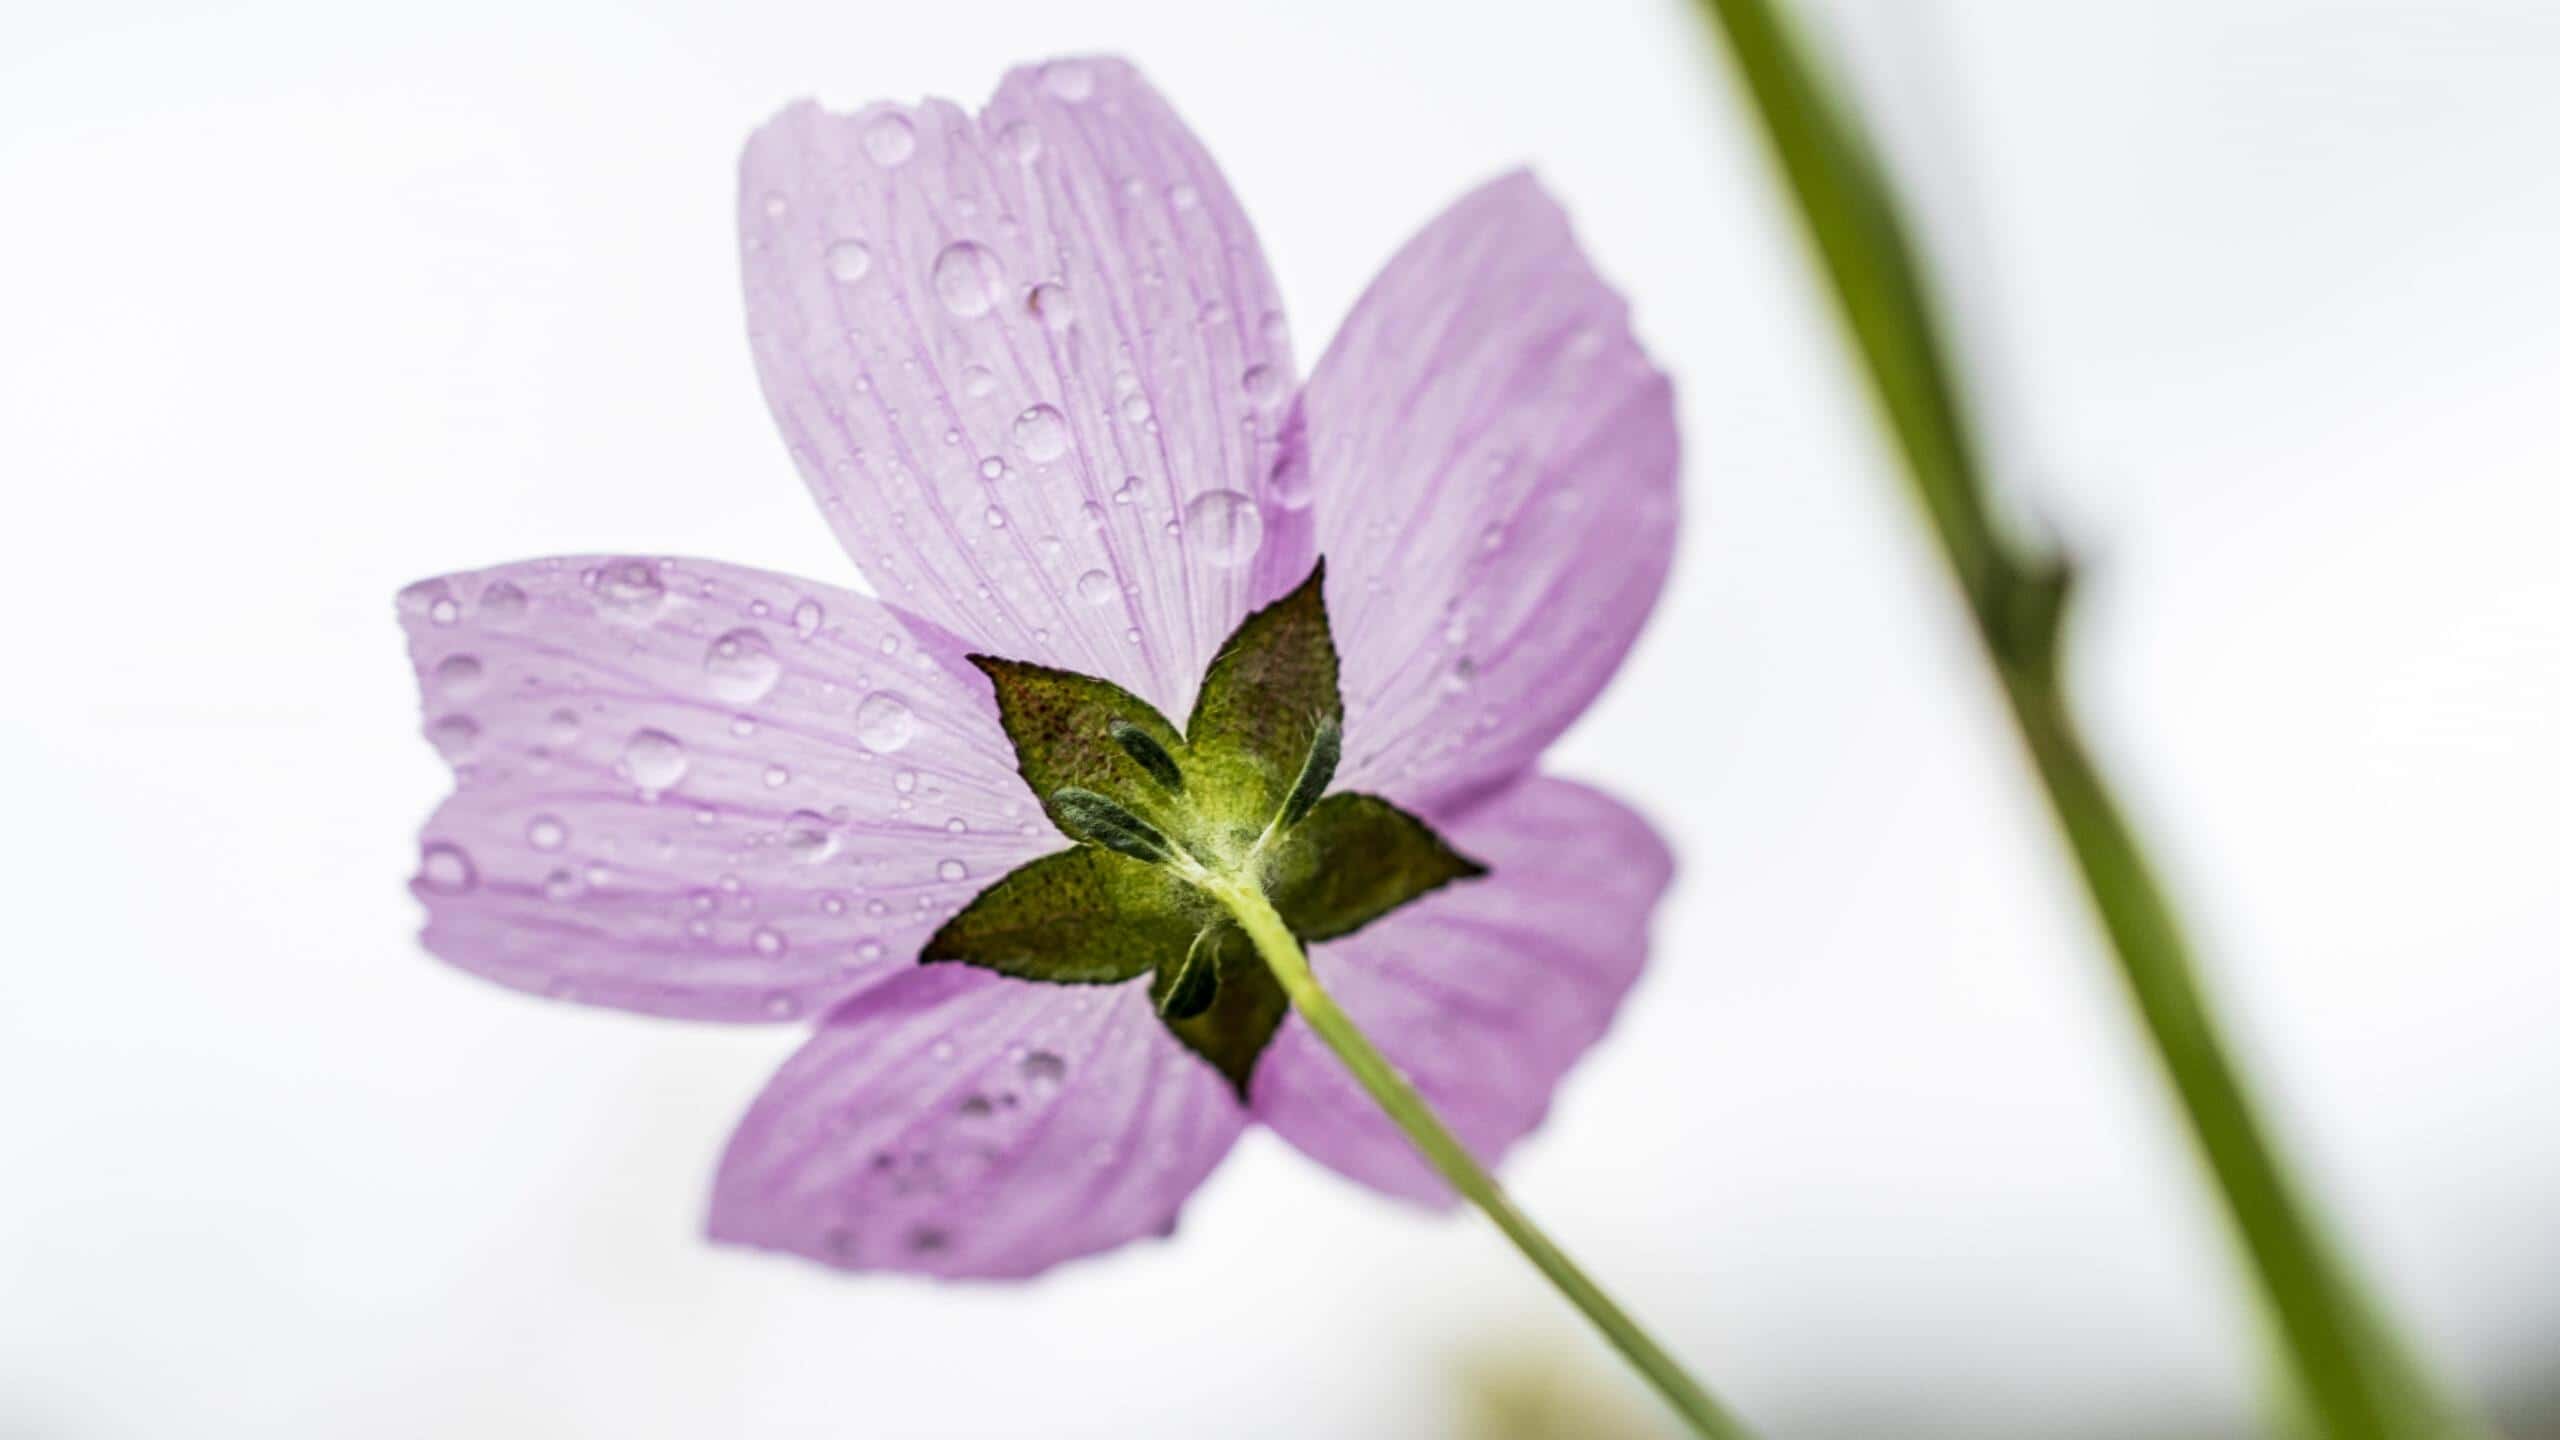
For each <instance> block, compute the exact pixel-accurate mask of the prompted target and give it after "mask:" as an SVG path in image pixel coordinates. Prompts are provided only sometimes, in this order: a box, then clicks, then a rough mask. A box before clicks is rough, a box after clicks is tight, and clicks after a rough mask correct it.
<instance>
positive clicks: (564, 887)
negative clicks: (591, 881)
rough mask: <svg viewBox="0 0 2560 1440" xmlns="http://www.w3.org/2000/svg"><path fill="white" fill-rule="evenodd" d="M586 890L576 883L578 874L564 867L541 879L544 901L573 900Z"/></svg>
mask: <svg viewBox="0 0 2560 1440" xmlns="http://www.w3.org/2000/svg"><path fill="white" fill-rule="evenodd" d="M586 888H587V887H586V886H584V885H581V884H579V883H578V872H577V871H575V870H571V869H568V868H566V867H563V868H561V869H558V870H554V871H552V872H551V873H550V874H548V875H545V876H543V877H542V898H544V899H546V900H575V899H577V898H578V897H579V896H580V895H582V894H584V893H586Z"/></svg>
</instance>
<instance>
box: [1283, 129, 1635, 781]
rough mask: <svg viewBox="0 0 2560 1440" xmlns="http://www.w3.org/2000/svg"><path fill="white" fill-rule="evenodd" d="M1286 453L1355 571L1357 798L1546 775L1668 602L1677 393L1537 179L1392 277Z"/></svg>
mask: <svg viewBox="0 0 2560 1440" xmlns="http://www.w3.org/2000/svg"><path fill="white" fill-rule="evenodd" d="M1285 445H1286V454H1285V455H1284V457H1283V460H1282V469H1281V473H1280V475H1279V477H1278V483H1279V485H1280V488H1281V492H1282V493H1283V494H1284V495H1287V496H1291V497H1300V496H1303V497H1306V498H1307V499H1310V500H1311V501H1312V503H1313V506H1314V514H1315V529H1316V545H1317V548H1318V549H1319V550H1320V551H1321V552H1322V553H1323V554H1324V556H1325V558H1326V559H1327V561H1328V562H1329V563H1330V564H1331V566H1332V567H1333V575H1334V581H1333V584H1332V585H1331V587H1330V591H1331V594H1330V598H1331V601H1332V608H1333V619H1334V643H1335V645H1336V646H1337V647H1338V648H1339V649H1340V650H1341V652H1342V690H1343V699H1344V704H1345V707H1346V711H1347V715H1346V718H1345V720H1344V723H1343V741H1344V764H1343V770H1342V775H1341V784H1342V785H1343V786H1344V787H1345V788H1347V789H1354V790H1364V789H1365V790H1377V791H1380V792H1383V793H1384V794H1386V795H1387V796H1388V797H1389V798H1391V799H1394V800H1397V801H1399V802H1400V803H1403V804H1405V805H1408V806H1413V807H1416V808H1424V809H1428V808H1430V807H1431V806H1433V805H1434V803H1435V802H1437V801H1440V800H1442V799H1445V798H1448V797H1452V796H1461V795H1464V794H1466V793H1468V792H1470V791H1473V790H1475V789H1479V788H1481V787H1484V786H1486V785H1489V784H1492V783H1495V782H1498V781H1500V780H1501V779H1503V778H1504V777H1506V776H1509V775H1511V774H1513V773H1515V772H1517V771H1519V770H1521V769H1523V768H1524V767H1526V766H1528V765H1529V764H1530V763H1531V762H1533V761H1534V760H1535V759H1536V758H1537V756H1538V753H1539V752H1540V751H1541V750H1543V749H1545V748H1546V745H1547V743H1548V742H1549V741H1550V740H1552V739H1554V738H1555V736H1556V735H1557V733H1558V732H1560V731H1562V730H1563V729H1564V727H1565V726H1566V725H1567V724H1569V723H1571V721H1572V720H1573V718H1574V717H1575V716H1577V715H1579V714H1580V713H1582V708H1583V707H1584V706H1585V705H1587V704H1589V703H1590V700H1591V697H1592V696H1593V695H1594V694H1596V693H1598V691H1599V689H1600V687H1601V685H1602V684H1603V683H1604V682H1605V681H1606V680H1607V679H1608V678H1609V676H1610V674H1611V673H1612V672H1614V671H1615V670H1616V669H1617V667H1618V661H1619V660H1620V658H1621V657H1623V656H1624V655H1625V653H1626V651H1627V647H1628V646H1629V645H1630V644H1631V643H1633V641H1634V639H1635V636H1636V632H1637V631H1638V630H1639V629H1641V628H1642V626H1643V624H1644V621H1645V617H1646V616H1647V615H1648V614H1650V613H1651V611H1652V609H1653V602H1654V597H1655V596H1656V595H1657V594H1659V593H1660V591H1661V588H1662V579H1663V573H1664V571H1665V569H1666V568H1667V567H1668V565H1669V563H1670V559H1671V542H1672V535H1673V531H1674V529H1675V528H1676V521H1677V513H1676V512H1677V504H1676V500H1677V497H1676V495H1675V493H1674V483H1675V480H1676V472H1677V469H1678V462H1679V436H1678V432H1677V430H1676V428H1675V427H1674V424H1673V419H1672V410H1671V386H1670V382H1669V381H1668V380H1666V379H1665V378H1664V377H1663V375H1662V374H1661V372H1659V371H1657V370H1655V369H1654V368H1653V366H1652V364H1651V363H1650V362H1649V361H1647V360H1646V359H1645V356H1644V352H1643V351H1642V350H1641V349H1639V348H1638V347H1637V345H1636V342H1635V340H1634V338H1633V337H1632V336H1631V335H1630V334H1629V333H1628V329H1627V313H1626V304H1625V302H1624V301H1622V300H1620V299H1619V297H1618V295H1617V294H1616V292H1614V291H1612V290H1611V289H1610V288H1609V287H1608V286H1607V285H1606V284H1604V283H1603V282H1602V281H1601V280H1600V278H1599V277H1598V276H1597V275H1594V274H1593V273H1592V271H1591V266H1590V263H1589V262H1588V261H1587V260H1585V259H1584V258H1583V255H1582V251H1581V249H1580V248H1579V247H1578V246H1576V245H1575V244H1574V240H1573V233H1572V231H1571V229H1570V228H1569V227H1568V226H1567V225H1566V223H1565V218H1564V213H1563V212H1562V211H1561V210H1559V209H1557V208H1556V205H1555V202H1554V201H1553V200H1551V199H1549V198H1548V197H1547V195H1546V193H1545V192H1544V191H1543V190H1541V189H1540V188H1539V187H1538V184H1537V182H1536V181H1534V180H1532V179H1530V178H1529V177H1528V176H1527V175H1526V174H1513V175H1509V176H1506V177H1504V178H1502V179H1499V180H1496V181H1494V182H1493V183H1491V184H1489V185H1487V186H1485V187H1484V188H1482V189H1480V190H1477V191H1476V192H1474V193H1473V194H1471V195H1468V196H1467V197H1466V198H1464V199H1462V200H1460V201H1459V202H1458V203H1457V204H1455V205H1453V206H1451V207H1450V208H1449V209H1448V210H1447V211H1446V212H1444V213H1443V214H1442V215H1441V216H1440V217H1439V218H1438V219H1436V220H1434V221H1432V222H1431V224H1429V225H1428V226H1426V227H1424V229H1423V231H1422V233H1421V234H1419V235H1416V236H1415V237H1414V238H1413V240H1412V241H1411V242H1410V243H1408V244H1407V245H1406V246H1405V247H1404V249H1403V250H1402V251H1400V252H1398V254H1397V255H1396V257H1395V259H1393V260H1392V261H1389V262H1388V264H1387V268H1386V269H1385V271H1384V272H1382V273H1381V274H1380V275H1379V276H1378V278H1377V280H1376V281H1375V282H1374V283H1372V284H1371V285H1370V287H1369V289H1368V292H1367V293H1366V294H1364V295H1363V296H1362V297H1361V298H1360V302H1359V304H1358V305H1356V306H1355V307H1353V309H1352V312H1351V316H1350V318H1349V319H1348V320H1346V321H1345V322H1344V323H1343V327H1342V331H1341V333H1340V334H1339V335H1337V336H1335V337H1334V341H1333V345H1332V347H1331V348H1330V349H1328V350H1327V351H1326V352H1325V355H1324V359H1323V360H1322V361H1321V362H1319V363H1318V364H1317V366H1316V370H1315V374H1314V375H1313V377H1311V378H1310V379H1309V380H1308V382H1307V388H1306V391H1305V393H1304V395H1303V397H1302V398H1301V401H1300V409H1299V410H1298V412H1297V413H1296V414H1295V415H1293V417H1292V419H1291V423H1290V427H1289V435H1288V438H1287V441H1286V442H1285Z"/></svg>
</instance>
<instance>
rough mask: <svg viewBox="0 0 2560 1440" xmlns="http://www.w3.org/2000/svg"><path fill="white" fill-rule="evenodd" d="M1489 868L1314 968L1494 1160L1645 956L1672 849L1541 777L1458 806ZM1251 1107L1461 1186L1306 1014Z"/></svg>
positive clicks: (1392, 1190) (1334, 1162)
mask: <svg viewBox="0 0 2560 1440" xmlns="http://www.w3.org/2000/svg"><path fill="white" fill-rule="evenodd" d="M1442 833H1443V834H1445V835H1446V836H1447V838H1448V839H1449V841H1450V843H1451V844H1453V845H1455V846H1457V847H1458V848H1459V849H1460V850H1462V851H1464V852H1466V853H1467V854H1469V855H1472V856H1474V857H1476V858H1477V859H1479V860H1482V861H1484V862H1485V863H1486V864H1487V865H1489V866H1491V867H1492V874H1490V875H1489V876H1487V877H1485V878H1484V879H1481V880H1475V881H1469V882H1464V883H1460V884H1457V885H1452V886H1450V887H1448V888H1447V889H1444V890H1440V891H1436V892H1434V893H1432V894H1431V895H1428V896H1426V897H1424V898H1423V899H1421V900H1418V901H1416V902H1414V903H1413V904H1411V905H1408V906H1406V907H1405V908H1404V909H1401V910H1398V911H1396V912H1394V913H1393V914H1391V915H1388V916H1387V917H1386V918H1385V919H1383V920H1380V921H1378V922H1377V923H1376V924H1373V925H1371V926H1369V927H1368V928H1366V929H1364V930H1361V931H1359V932H1358V933H1356V934H1353V935H1351V936H1349V937H1347V938H1345V939H1342V940H1337V941H1333V942H1331V943H1329V944H1324V945H1319V946H1316V947H1315V949H1314V951H1313V953H1312V958H1313V961H1314V964H1315V969H1316V975H1317V977H1318V978H1319V979H1320V980H1321V981H1322V982H1323V983H1324V985H1325V986H1326V988H1327V989H1329V990H1331V991H1332V993H1333V996H1334V998H1335V999H1336V1000H1337V1001H1339V1002H1340V1003H1341V1005H1342V1008H1343V1009H1344V1010H1345V1011H1346V1012H1348V1013H1349V1014H1350V1016H1351V1018H1352V1020H1353V1021H1354V1022H1356V1023H1357V1024H1358V1025H1359V1026H1360V1028H1361V1029H1362V1030H1364V1031H1365V1032H1367V1034H1368V1036H1369V1038H1370V1040H1371V1041H1372V1042H1373V1043H1375V1044H1376V1045H1377V1047H1378V1049H1379V1050H1380V1051H1382V1052H1383V1053H1384V1054H1385V1055H1386V1057H1387V1058H1388V1059H1389V1060H1391V1061H1393V1062H1395V1065H1396V1067H1397V1068H1398V1069H1400V1070H1402V1071H1403V1072H1404V1073H1405V1075H1406V1076H1407V1077H1409V1078H1410V1079H1411V1080H1412V1081H1413V1083H1414V1086H1415V1088H1417V1089H1419V1090H1420V1091H1421V1092H1422V1094H1423V1096H1424V1098H1425V1099H1427V1100H1429V1101H1430V1102H1431V1105H1432V1107H1433V1108H1434V1109H1436V1110H1437V1111H1439V1113H1440V1116H1441V1118H1442V1119H1443V1120H1445V1121H1447V1122H1448V1125H1449V1128H1450V1129H1452V1130H1454V1131H1456V1132H1457V1134H1458V1136H1459V1138H1460V1139H1462V1140H1464V1141H1465V1142H1466V1143H1467V1146H1468V1148H1470V1149H1471V1150H1473V1151H1474V1152H1475V1154H1476V1156H1477V1157H1478V1158H1479V1159H1481V1160H1483V1161H1484V1162H1485V1163H1487V1164H1492V1163H1494V1162H1495V1161H1497V1160H1498V1159H1499V1158H1500V1157H1501V1155H1502V1153H1503V1152H1504V1151H1505V1150H1507V1149H1508V1148H1510V1146H1511V1144H1512V1142H1514V1141H1516V1140H1518V1139H1519V1138H1520V1137H1521V1136H1523V1135H1525V1134H1527V1133H1528V1132H1529V1131H1531V1130H1533V1129H1535V1128H1536V1127H1537V1125H1538V1122H1539V1121H1540V1120H1541V1119H1543V1118H1544V1117H1545V1115H1546V1112H1547V1103H1548V1100H1549V1097H1550V1096H1551V1095H1552V1094H1553V1092H1554V1090H1555V1087H1556V1084H1557V1082H1558V1081H1559V1080H1561V1079H1562V1078H1563V1076H1564V1073H1565V1072H1566V1071H1567V1070H1568V1069H1570V1068H1572V1066H1573V1063H1574V1062H1575V1061H1576V1060H1578V1059H1580V1058H1581V1057H1582V1053H1583V1052H1584V1051H1585V1050H1587V1049H1589V1048H1590V1047H1591V1045H1592V1043H1593V1042H1594V1041H1596V1040H1598V1039H1599V1038H1600V1035H1601V1033H1602V1032H1603V1031H1605V1030H1607V1029H1608V1027H1609V1022H1610V1020H1611V1019H1612V1017H1614V1016H1615V1015H1616V1014H1617V1009H1618V1002H1619V1001H1620V1000H1621V999H1622V998H1623V997H1624V996H1625V994H1626V992H1627V987H1628V986H1630V985H1631V984H1633V983H1634V982H1635V978H1636V975H1637V973H1638V972H1639V971H1640V970H1642V969H1643V967H1644V960H1645V947H1646V931H1647V929H1648V927H1649V926H1650V924H1651V921H1652V917H1653V907H1654V904H1655V902H1656V901H1658V900H1659V899H1660V898H1661V896H1662V892H1663V889H1664V887H1666V886H1667V885H1668V884H1669V883H1670V880H1671V855H1670V852H1669V851H1668V850H1666V849H1664V847H1663V844H1662V840H1661V838H1660V837H1659V836H1657V835H1656V834H1655V833H1654V831H1653V827H1652V826H1650V825H1648V824H1646V823H1645V821H1644V819H1643V817H1641V816H1639V815H1637V814H1635V813H1634V812H1633V811H1631V810H1629V809H1627V808H1626V807H1625V806H1623V805H1621V804H1619V803H1618V802H1617V801H1615V800H1612V799H1610V798H1609V797H1608V796H1606V795H1603V794H1601V793H1600V792H1598V791H1596V790H1592V789H1589V788H1586V787H1584V786H1581V785H1575V784H1572V783H1570V782H1567V781H1563V780H1553V779H1546V778H1531V779H1527V780H1523V781H1521V782H1519V783H1518V784H1515V785H1512V786H1510V787H1508V788H1507V789H1505V790H1503V791H1502V792H1501V793H1499V794H1497V795H1495V796H1494V797H1492V798H1490V799H1488V800H1485V801H1483V802H1482V803H1480V804H1478V805H1475V806H1473V807H1471V808H1470V809H1468V810H1467V811H1465V812H1464V813H1462V814H1461V815H1459V816H1457V817H1456V818H1454V819H1453V820H1451V821H1449V822H1447V823H1446V824H1445V825H1444V827H1443V832H1442ZM1253 1110H1254V1114H1255V1115H1256V1116H1257V1117H1258V1118H1260V1119H1261V1120H1262V1121H1263V1122H1264V1123H1266V1124H1268V1125H1269V1126H1270V1127H1271V1128H1272V1129H1273V1130H1276V1131H1278V1132H1279V1133H1280V1134H1281V1135H1283V1136H1285V1137H1286V1138H1287V1139H1288V1140H1289V1142H1290V1143H1291V1144H1293V1145H1296V1146H1297V1147H1298V1148H1299V1149H1300V1150H1303V1151H1305V1152H1306V1153H1307V1154H1308V1155H1310V1156H1313V1157H1314V1158H1315V1159H1317V1160H1320V1161H1322V1162H1324V1163H1325V1164H1326V1165H1329V1166H1331V1167H1333V1168H1334V1169H1335V1170H1338V1171H1340V1172H1341V1173H1343V1174H1344V1175H1347V1176H1349V1177H1350V1178H1352V1179H1354V1180H1357V1181H1360V1182H1361V1183H1363V1184H1366V1185H1370V1186H1373V1187H1375V1188H1377V1189H1379V1190H1382V1191H1385V1192H1386V1193H1388V1194H1390V1195H1395V1196H1398V1197H1401V1198H1404V1199H1408V1200H1415V1201H1420V1202H1423V1203H1429V1204H1446V1203H1448V1201H1449V1200H1450V1198H1451V1196H1450V1192H1449V1189H1448V1187H1447V1186H1446V1185H1445V1184H1444V1183H1442V1181H1441V1180H1440V1178H1439V1176H1438V1175H1437V1174H1436V1173H1435V1172H1433V1171H1432V1169H1431V1168H1430V1166H1429V1165H1427V1164H1426V1163H1424V1161H1423V1160H1422V1158H1421V1157H1420V1156H1419V1155H1417V1154H1416V1153H1415V1152H1414V1149H1413V1146H1412V1145H1411V1143H1410V1142H1408V1141H1407V1140H1406V1139H1405V1138H1404V1135H1403V1133H1402V1132H1401V1131H1399V1130H1397V1129H1396V1127H1395V1125H1394V1124H1393V1123H1392V1122H1390V1121H1389V1120H1388V1119H1387V1118H1386V1116H1385V1115H1384V1114H1383V1113H1382V1112H1381V1111H1380V1110H1379V1109H1378V1106H1377V1104H1376V1102H1375V1101H1373V1100H1371V1099H1370V1098H1369V1097H1368V1095H1367V1094H1366V1093H1365V1092H1363V1091H1362V1090H1361V1089H1360V1087H1359V1085H1358V1083H1357V1082H1355V1081H1354V1080H1352V1078H1351V1076H1350V1074H1349V1073H1348V1072H1347V1071H1345V1070H1344V1069H1343V1066H1342V1062H1341V1061H1340V1060H1338V1059H1336V1058H1335V1057H1334V1055H1333V1053H1332V1052H1331V1051H1330V1050H1328V1049H1326V1048H1325V1045H1324V1042H1323V1041H1321V1040H1319V1039H1317V1038H1316V1036H1315V1035H1314V1034H1313V1033H1312V1032H1310V1031H1309V1030H1308V1029H1307V1028H1306V1024H1305V1022H1304V1021H1302V1020H1300V1019H1298V1018H1297V1017H1296V1016H1294V1015H1293V1016H1291V1017H1290V1019H1289V1020H1288V1021H1287V1022H1286V1023H1285V1024H1284V1025H1283V1026H1282V1027H1281V1030H1280V1034H1279V1035H1278V1037H1277V1038H1275V1039H1274V1040H1273V1041H1272V1044H1271V1048H1270V1049H1269V1050H1267V1051H1265V1052H1264V1053H1263V1057H1262V1064H1261V1067H1260V1068H1259V1069H1258V1070H1257V1071H1256V1072H1255V1074H1254V1080H1253Z"/></svg>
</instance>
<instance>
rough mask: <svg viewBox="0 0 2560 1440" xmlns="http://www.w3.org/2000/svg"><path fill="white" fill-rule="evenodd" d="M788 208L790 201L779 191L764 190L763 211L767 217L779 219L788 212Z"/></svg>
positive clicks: (789, 207)
mask: <svg viewBox="0 0 2560 1440" xmlns="http://www.w3.org/2000/svg"><path fill="white" fill-rule="evenodd" d="M790 209H791V202H790V201H789V200H787V199H785V198H783V194H782V192H781V191H779V190H768V191H766V192H765V197H764V213H765V215H766V217H767V218H768V219H774V220H779V219H781V218H782V217H783V216H784V215H785V214H786V213H788V212H789V211H790Z"/></svg>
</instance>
